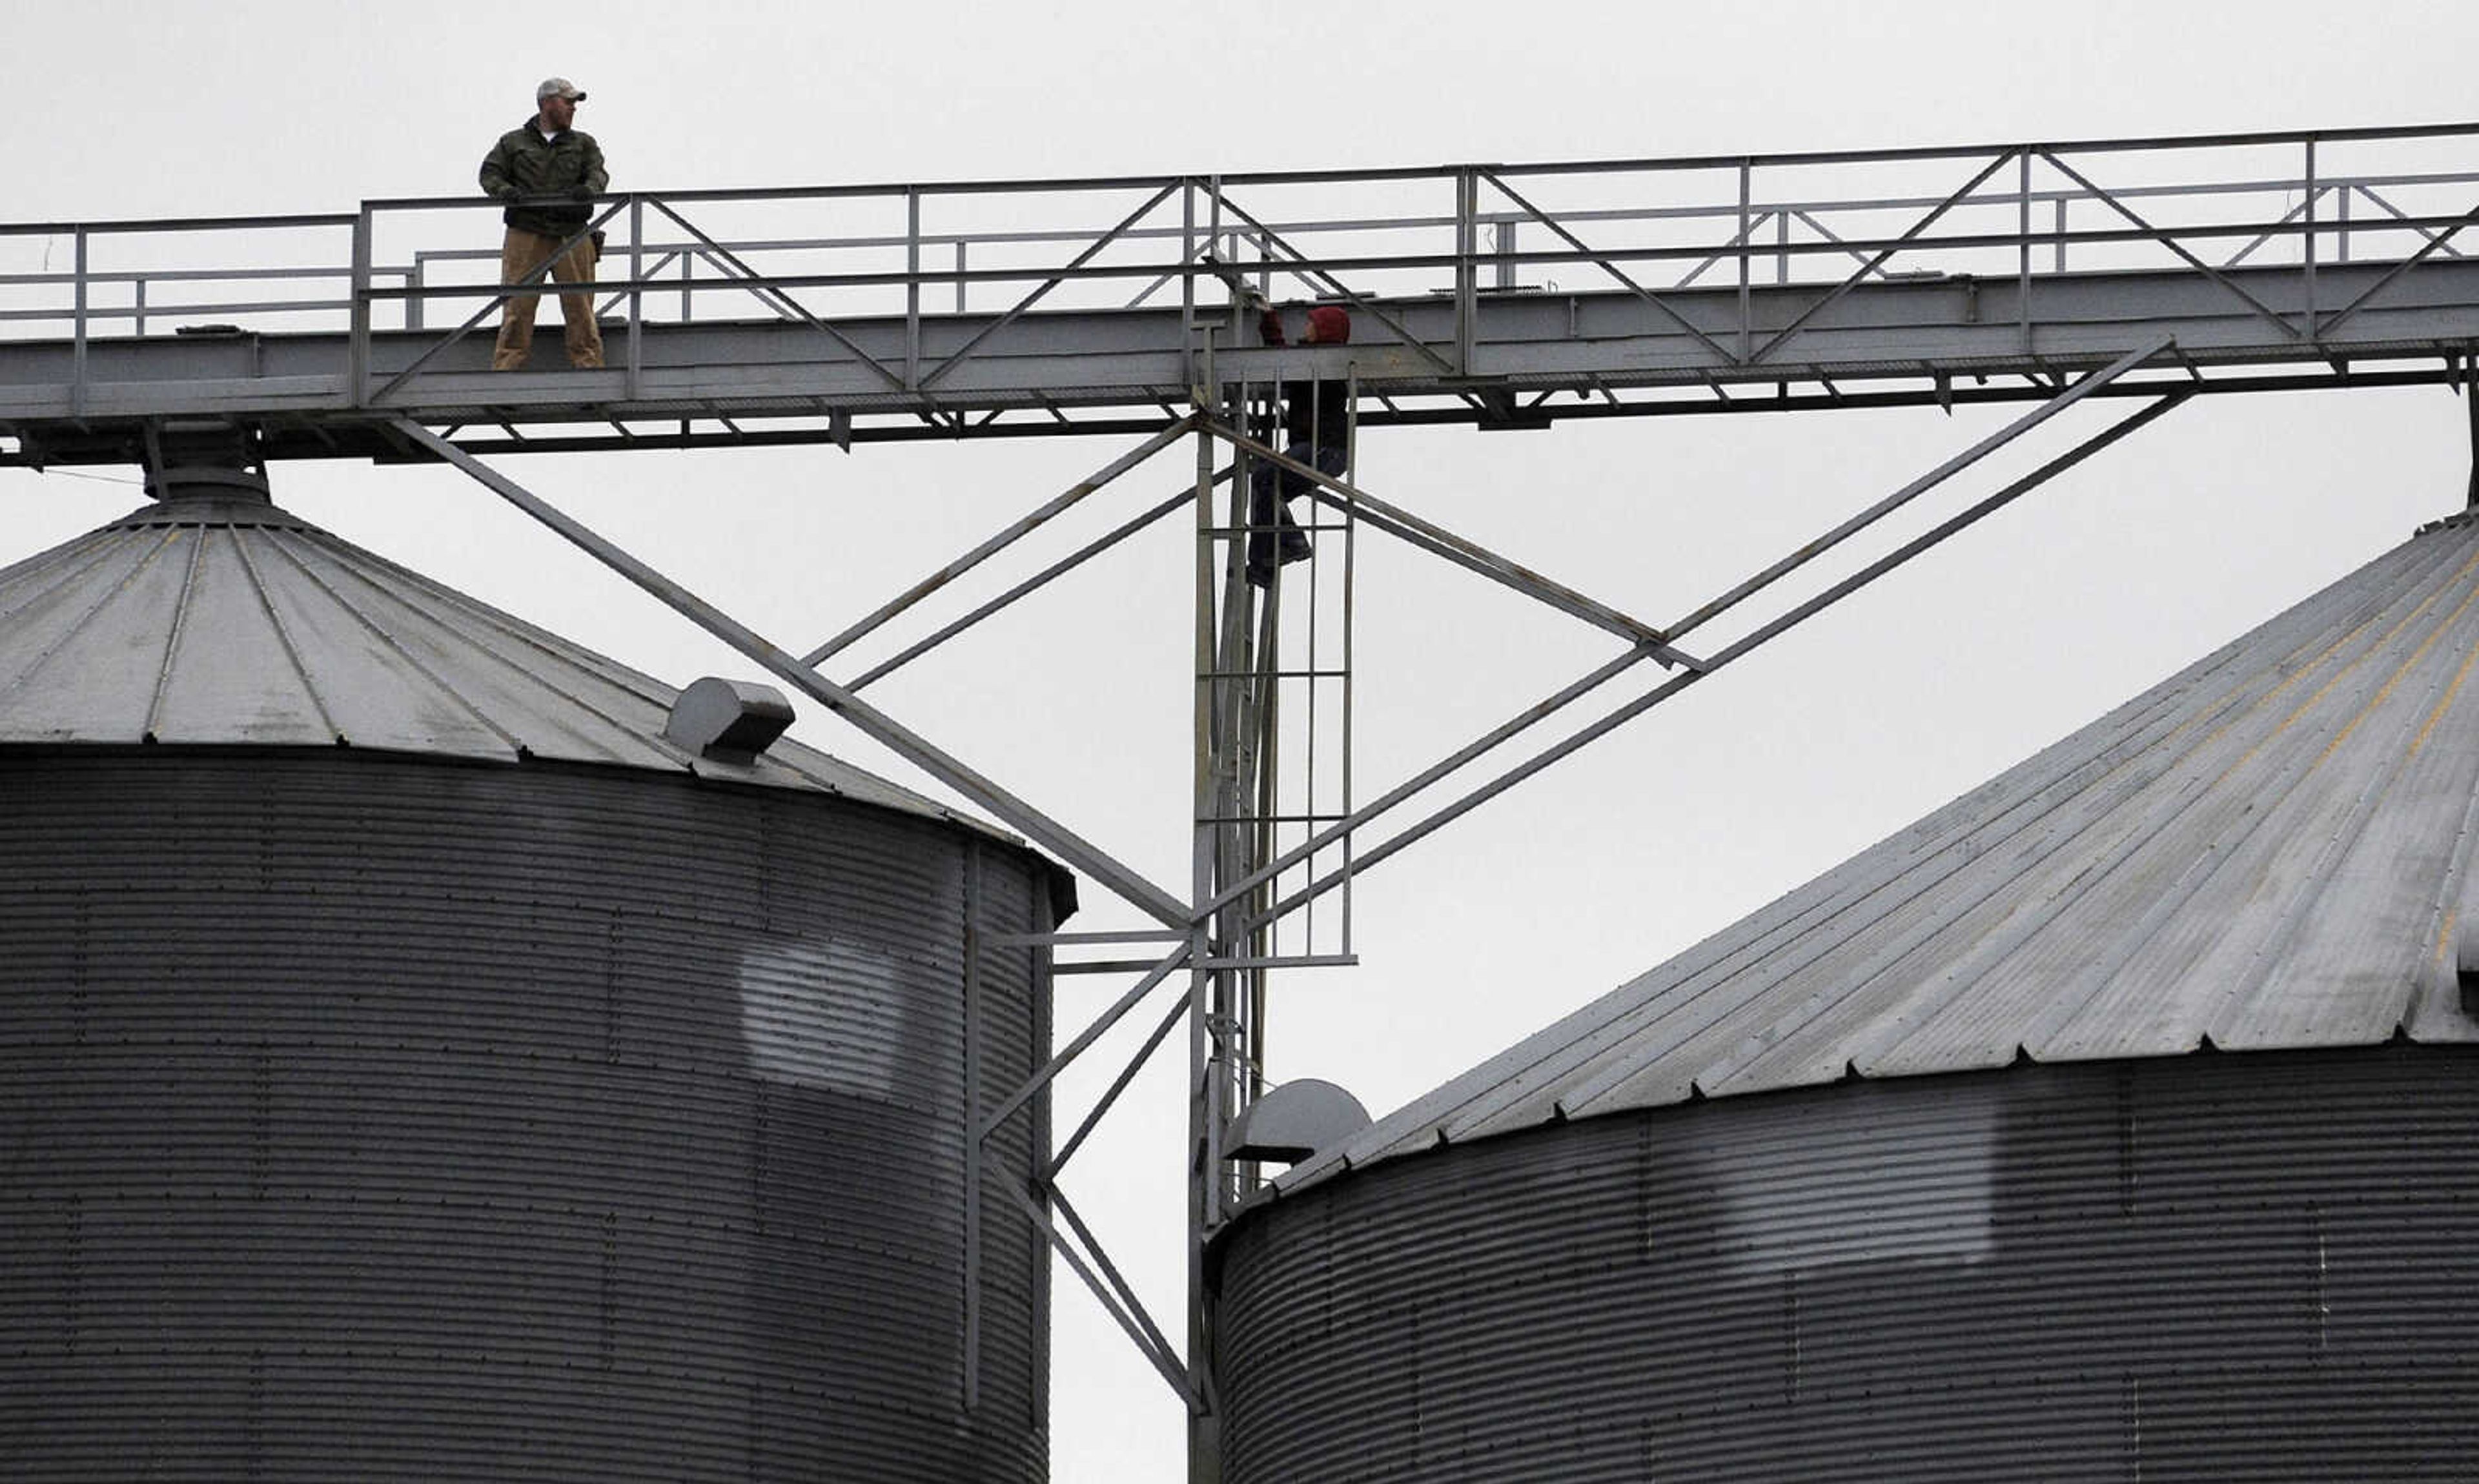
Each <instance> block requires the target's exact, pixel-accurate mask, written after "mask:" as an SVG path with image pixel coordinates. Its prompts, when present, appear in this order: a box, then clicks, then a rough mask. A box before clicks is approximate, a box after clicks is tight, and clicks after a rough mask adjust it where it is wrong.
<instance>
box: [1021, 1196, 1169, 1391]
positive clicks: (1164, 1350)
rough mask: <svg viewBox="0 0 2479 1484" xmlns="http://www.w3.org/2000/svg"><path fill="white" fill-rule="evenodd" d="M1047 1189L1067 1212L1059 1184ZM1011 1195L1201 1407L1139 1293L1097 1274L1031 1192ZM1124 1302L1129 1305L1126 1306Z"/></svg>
mask: <svg viewBox="0 0 2479 1484" xmlns="http://www.w3.org/2000/svg"><path fill="white" fill-rule="evenodd" d="M1045 1189H1046V1190H1048V1193H1049V1195H1050V1198H1051V1199H1052V1200H1053V1201H1057V1202H1058V1203H1059V1207H1060V1210H1061V1213H1062V1214H1064V1213H1065V1212H1066V1211H1067V1209H1068V1208H1067V1205H1066V1203H1065V1201H1063V1200H1061V1197H1060V1194H1059V1190H1058V1189H1057V1188H1056V1187H1047V1188H1045ZM1008 1194H1009V1195H1010V1196H1012V1197H1013V1198H1014V1200H1015V1203H1016V1206H1017V1208H1018V1209H1019V1210H1021V1211H1022V1212H1023V1213H1024V1215H1025V1219H1026V1220H1029V1221H1031V1222H1032V1223H1033V1224H1034V1226H1035V1229H1037V1230H1038V1231H1039V1232H1040V1233H1041V1235H1042V1236H1044V1237H1045V1238H1048V1239H1049V1241H1050V1244H1051V1246H1052V1247H1053V1248H1055V1249H1056V1250H1057V1251H1058V1253H1059V1255H1060V1256H1061V1257H1063V1258H1065V1259H1066V1260H1067V1266H1068V1267H1070V1268H1071V1269H1073V1270H1074V1271H1075V1274H1076V1276H1077V1277H1079V1278H1081V1279H1083V1280H1084V1282H1085V1287H1086V1288H1087V1289H1089V1290H1091V1291H1092V1293H1093V1296H1094V1297H1095V1298H1096V1299H1098V1300H1100V1301H1101V1304H1102V1309H1103V1312H1105V1313H1107V1314H1108V1315H1110V1316H1111V1318H1112V1320H1114V1321H1115V1322H1116V1323H1117V1324H1118V1326H1119V1328H1120V1329H1121V1330H1123V1331H1125V1332H1126V1334H1127V1337H1128V1339H1129V1341H1130V1342H1131V1343H1134V1344H1135V1345H1136V1347H1137V1349H1138V1350H1140V1351H1142V1352H1143V1354H1144V1357H1145V1359H1146V1360H1148V1361H1151V1362H1152V1363H1153V1367H1154V1369H1155V1370H1157V1371H1160V1372H1161V1373H1162V1378H1163V1380H1165V1381H1168V1382H1169V1383H1170V1386H1171V1390H1173V1391H1175V1392H1177V1393H1179V1394H1180V1399H1181V1400H1183V1401H1185V1402H1187V1403H1188V1409H1189V1410H1190V1411H1191V1412H1193V1411H1200V1410H1202V1409H1203V1407H1204V1402H1203V1401H1202V1399H1200V1398H1199V1396H1198V1395H1197V1391H1196V1387H1195V1384H1194V1383H1193V1382H1191V1381H1190V1380H1189V1379H1188V1370H1187V1368H1186V1367H1184V1366H1182V1365H1181V1364H1180V1360H1179V1356H1178V1355H1177V1354H1176V1353H1175V1352H1174V1351H1172V1349H1171V1347H1170V1343H1169V1342H1168V1341H1165V1340H1163V1338H1162V1331H1161V1330H1160V1329H1159V1328H1157V1327H1156V1326H1155V1324H1154V1321H1153V1318H1152V1316H1150V1315H1148V1314H1146V1313H1145V1311H1144V1308H1143V1306H1142V1305H1139V1304H1137V1301H1136V1295H1135V1294H1134V1293H1133V1292H1131V1293H1128V1294H1126V1295H1125V1296H1124V1298H1122V1296H1121V1294H1120V1293H1119V1292H1116V1285H1113V1284H1111V1283H1106V1282H1105V1281H1104V1279H1103V1278H1102V1276H1101V1275H1100V1274H1097V1273H1095V1272H1094V1270H1093V1267H1092V1266H1091V1265H1090V1264H1087V1263H1086V1261H1085V1255H1084V1254H1083V1253H1082V1252H1079V1251H1078V1250H1077V1249H1076V1244H1075V1243H1074V1242H1071V1241H1068V1240H1067V1238H1066V1236H1065V1234H1063V1233H1062V1232H1061V1231H1060V1230H1059V1228H1058V1226H1056V1225H1055V1224H1053V1223H1052V1221H1051V1219H1050V1213H1048V1212H1046V1211H1044V1210H1042V1209H1041V1206H1040V1203H1038V1202H1037V1201H1035V1199H1034V1198H1033V1197H1032V1196H1031V1195H1028V1194H1026V1193H1025V1192H1024V1191H1022V1190H1017V1189H1015V1188H1014V1187H1013V1186H1011V1185H1010V1186H1009V1188H1008ZM1077 1225H1078V1227H1079V1228H1080V1229H1081V1228H1082V1227H1083V1225H1084V1223H1083V1222H1081V1221H1080V1222H1078V1223H1077ZM1086 1241H1087V1242H1088V1243H1089V1242H1091V1239H1090V1238H1089V1237H1088V1238H1086ZM1093 1255H1094V1257H1095V1259H1096V1260H1097V1261H1100V1262H1103V1263H1104V1264H1105V1265H1106V1268H1105V1270H1106V1271H1109V1272H1110V1274H1111V1276H1112V1278H1117V1276H1118V1274H1117V1271H1116V1269H1114V1268H1109V1267H1107V1264H1108V1259H1105V1258H1103V1257H1102V1249H1101V1247H1100V1246H1099V1245H1098V1244H1094V1246H1093ZM1123 1304H1124V1305H1126V1306H1127V1307H1123Z"/></svg>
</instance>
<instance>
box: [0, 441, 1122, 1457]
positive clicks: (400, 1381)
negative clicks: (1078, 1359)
mask: <svg viewBox="0 0 2479 1484" xmlns="http://www.w3.org/2000/svg"><path fill="white" fill-rule="evenodd" d="M166 484H167V486H168V487H167V488H166V489H165V490H164V491H162V492H161V493H162V494H163V495H164V496H165V498H164V499H162V500H161V501H160V502H159V503H156V504H154V505H152V506H150V507H148V508H145V509H141V510H140V511H138V512H136V513H135V514H133V515H131V516H129V517H128V518H126V519H124V520H121V521H118V522H115V523H114V524H113V525H108V526H106V527H104V528H101V529H99V530H96V531H94V532H92V533H90V534H89V535H87V536H85V537H82V538H80V539H78V540H75V541H72V542H70V543H68V544H66V545H64V546H63V547H61V548H58V549H56V550H52V551H48V552H46V553H44V554H42V555H39V556H37V557H34V558H32V559H30V560H27V561H25V562H21V563H19V564H17V565H15V566H13V567H11V568H9V569H7V570H6V571H5V572H0V800H4V801H5V803H0V807H4V808H5V819H6V822H7V823H6V828H5V830H0V852H5V860H6V870H7V873H8V886H7V888H6V891H5V894H0V1160H5V1167H6V1171H7V1179H6V1183H5V1185H4V1186H0V1457H5V1458H6V1460H7V1469H6V1471H7V1472H8V1474H9V1475H10V1476H11V1477H13V1478H42V1479H56V1480H67V1479H95V1480H127V1479H134V1478H141V1477H142V1478H150V1479H234V1478H244V1477H246V1478H264V1479H295V1480H314V1479H315V1480H336V1479H345V1478H351V1479H422V1480H436V1479H445V1478H488V1479H494V1480H516V1479H545V1480H549V1479H575V1480H587V1479H591V1480H598V1481H604V1480H622V1479H661V1480H692V1479H730V1480H735V1481H742V1480H754V1479H803V1480H810V1479H818V1478H871V1479H918V1480H940V1481H947V1480H958V1479H973V1480H1009V1481H1019V1480H1034V1479H1039V1478H1041V1477H1043V1476H1044V1475H1045V1474H1046V1471H1047V1461H1046V1454H1047V1448H1046V1432H1047V1417H1046V1413H1047V1404H1048V1398H1047V1366H1048V1351H1047V1337H1046V1333H1045V1332H1046V1327H1047V1319H1048V1316H1047V1312H1046V1305H1047V1298H1046V1290H1047V1263H1046V1257H1045V1255H1044V1253H1043V1251H1042V1250H1041V1248H1040V1247H1039V1245H1038V1244H1037V1243H1038V1239H1037V1237H1035V1235H1034V1234H1033V1233H1032V1231H1031V1229H1030V1227H1029V1225H1028V1223H1026V1222H1025V1221H1024V1219H1023V1218H1022V1215H1021V1214H1020V1213H1018V1212H1017V1211H1016V1210H1015V1209H1014V1208H1013V1207H1012V1206H1011V1205H1010V1204H1009V1197H1008V1195H1007V1193H1006V1192H1007V1191H1008V1190H1022V1189H1023V1188H1024V1186H1025V1182H1026V1181H1027V1179H1028V1176H1029V1172H1030V1170H1031V1167H1032V1163H1033V1161H1034V1160H1035V1158H1037V1157H1040V1156H1041V1155H1042V1153H1043V1151H1044V1148H1045V1146H1046V1143H1047V1139H1048V1131H1047V1127H1046V1123H1045V1121H1044V1117H1043V1116H1042V1115H1040V1114H1039V1113H1038V1112H1036V1116H1035V1117H1033V1118H1030V1119H1018V1120H1016V1121H1015V1122H1014V1123H1012V1124H1011V1125H1009V1127H1008V1128H1007V1129H1006V1130H1005V1131H1004V1132H1003V1133H1002V1134H1001V1135H1000V1136H998V1137H996V1138H994V1139H991V1140H990V1141H989V1142H988V1144H987V1145H986V1146H985V1149H984V1152H983V1153H982V1154H980V1155H978V1156H976V1155H975V1154H974V1153H973V1152H972V1149H971V1139H970V1130H969V1120H968V1112H969V1109H970V1107H971V1106H972V1104H973V1102H974V1094H973V1089H976V1088H978V1098H979V1102H980V1103H981V1105H982V1106H988V1105H990V1104H992V1103H994V1102H996V1101H997V1100H998V1099H999V1098H1001V1097H1003V1096H1004V1095H1006V1094H1007V1093H1008V1092H1010V1091H1012V1090H1013V1089H1014V1088H1015V1087H1017V1086H1019V1085H1021V1084H1022V1083H1023V1082H1024V1081H1025V1079H1026V1078H1027V1076H1028V1075H1029V1074H1030V1072H1031V1071H1032V1069H1033V1068H1034V1067H1035V1066H1037V1065H1038V1064H1039V1062H1040V1061H1041V1059H1042V1057H1043V1055H1045V1054H1046V1049H1047V1042H1048V1037H1049V1023H1048V1007H1047V992H1048V984H1047V970H1046V968H1045V966H1044V965H1043V964H1042V963H1041V961H1040V960H1039V959H1038V958H1037V956H1036V955H1035V953H1034V952H1033V951H1032V950H1029V949H1026V948H1023V947H1009V946H1004V945H1001V944H996V943H992V942H990V941H988V938H989V935H990V934H999V933H1015V934H1025V933H1031V932H1036V931H1040V930H1043V929H1046V928H1047V927H1048V926H1050V925H1051V924H1052V923H1054V922H1055V921H1056V920H1057V919H1058V918H1060V917H1061V916H1063V915H1064V914H1065V912H1066V911H1068V910H1071V909H1072V906H1073V903H1072V894H1071V889H1070V883H1068V881H1067V880H1066V878H1065V877H1064V876H1063V875H1062V874H1061V873H1060V872H1059V871H1057V869H1056V868H1055V867H1053V866H1051V865H1049V864H1048V863H1046V862H1045V861H1044V860H1042V859H1041V858H1039V857H1036V856H1035V855H1034V854H1033V853H1031V852H1029V851H1027V850H1025V849H1023V848H1022V847H1021V846H1020V845H1018V844H1017V843H1015V842H1013V841H1012V840H1011V839H1009V838H1008V837H1006V836H1003V835H1000V834H998V833H996V832H992V831H989V830H987V829H985V828H984V827H981V826H979V825H976V824H974V823H972V822H970V821H967V820H963V819H960V818H958V817H955V816H953V815H951V814H949V813H948V812H947V811H945V810H943V809H942V808H940V807H938V806H934V805H933V804H932V803H930V802H929V801H926V800H924V799H921V798H918V797H916V796H914V795H911V794H909V793H907V792H905V791H903V790H901V789H898V788H896V787H894V786H892V785H890V784H887V783H885V782H882V781H881V780H876V779H873V778H871V777H869V776H868V775H865V774H863V773H860V772H858V771H856V770H855V769H853V768H851V767H848V766H846V765H844V764H842V763H840V762H837V761H835V760H834V759H832V758H830V757H828V756H826V755H822V754H819V753H816V752H813V751H810V750H808V749H805V748H803V747H800V746H798V745H796V744H793V743H791V742H789V741H787V740H777V739H776V735H777V733H779V731H780V730H781V729H782V726H783V724H784V723H785V722H786V721H787V720H788V719H789V708H788V707H787V706H784V705H783V704H782V702H781V699H780V698H779V697H778V696H776V695H774V694H773V693H771V692H769V691H767V690H765V689H764V688H763V687H757V686H750V685H746V684H734V683H728V682H726V681H723V680H720V679H709V680H702V681H700V682H698V683H697V684H696V685H693V686H691V687H689V689H688V690H687V691H686V692H676V691H674V690H673V689H672V688H670V687H668V686H664V685H662V684H659V683H657V682H655V681H653V680H651V679H649V678H646V677H644V676H642V675H639V674H636V673H634V672H632V671H630V670H627V669H626V668H625V667H623V666H621V665H619V664H616V663H614V662H612V661H610V660H608V659H605V658H602V657H601V656H599V655H596V654H593V653H590V652H586V651H584V650H582V649H579V648H578V647H576V646H575V645H572V644H569V643H567V642H565V641H563V640H561V639H559V638H556V637H554V636H552V635H550V634H548V633H545V632H543V631H541V630H540V629H537V628H534V627H530V626H527V625H525V624H523V623H520V622H518V621H517V620H514V619H512V618H510V617H508V616H507V615H505V614H503V613H500V612H498V611H495V610H493V609H491V608H489V607H487V606H485V605H483V604H481V603H479V602H477V601H473V600H472V599H470V598H466V597H463V596H461V595H459V594H457V593H454V592H452V591H449V590H447V589H446V588H443V587H441V586H439V585H437V584H435V583H432V582H430V581H427V580H425V579H423V578H422V577H420V576H415V575H414V574H412V573H409V572H406V571H404V570H402V569H401V568H398V567H396V566H394V565H392V564H390V563H387V562H385V561H383V560H381V559H379V558H377V557H375V556H373V555H372V554H371V553H370V552H368V551H365V550H359V549H357V548H355V547H353V546H350V545H348V544H346V543H345V542H343V541H340V540H338V539H336V538H334V537H333V536H330V535H328V534H326V533H323V532H321V531H319V530H317V529H315V528H313V527H311V526H309V525H305V524H304V523H302V522H300V521H298V520H296V519H294V518H292V517H290V516H288V515H286V514H284V513H283V512H282V511H281V510H279V509H277V508H276V507H275V506H273V505H272V504H270V503H269V502H268V499H267V496H266V489H265V484H264V481H263V479H261V478H259V477H257V476H256V475H254V474H251V473H243V472H241V471H238V470H235V469H227V468H210V469H201V470H195V471H190V472H187V473H183V472H178V471H176V472H174V473H172V474H169V475H167V476H166Z"/></svg>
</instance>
